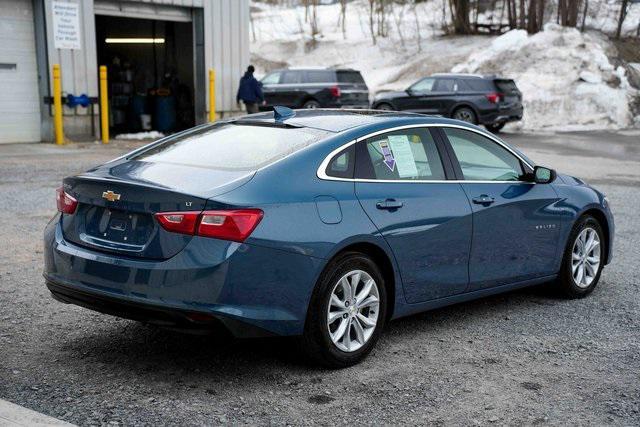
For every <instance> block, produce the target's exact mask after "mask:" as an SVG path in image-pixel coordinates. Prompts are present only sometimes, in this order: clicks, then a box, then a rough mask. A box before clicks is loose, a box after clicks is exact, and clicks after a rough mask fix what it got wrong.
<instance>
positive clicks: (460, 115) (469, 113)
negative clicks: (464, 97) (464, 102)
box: [451, 107, 478, 125]
mask: <svg viewBox="0 0 640 427" xmlns="http://www.w3.org/2000/svg"><path fill="white" fill-rule="evenodd" d="M451 117H452V118H454V119H456V120H461V121H463V122H467V123H471V124H474V125H475V124H476V123H478V117H477V116H476V113H475V111H473V110H472V109H471V108H469V107H460V108H456V109H455V111H454V112H453V114H452V115H451Z"/></svg>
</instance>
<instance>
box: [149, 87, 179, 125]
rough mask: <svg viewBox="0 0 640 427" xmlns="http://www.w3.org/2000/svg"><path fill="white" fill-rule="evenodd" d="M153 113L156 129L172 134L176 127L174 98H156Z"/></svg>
mask: <svg viewBox="0 0 640 427" xmlns="http://www.w3.org/2000/svg"><path fill="white" fill-rule="evenodd" d="M154 107H155V108H154V111H153V122H154V123H155V126H154V128H155V129H156V130H157V131H160V132H170V131H172V130H173V129H174V128H175V127H176V99H175V98H174V97H173V96H156V101H155V105H154Z"/></svg>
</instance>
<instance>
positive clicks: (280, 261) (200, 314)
mask: <svg viewBox="0 0 640 427" xmlns="http://www.w3.org/2000/svg"><path fill="white" fill-rule="evenodd" d="M44 254H45V269H44V277H45V281H46V284H47V287H48V288H49V290H50V291H51V292H52V294H53V296H54V297H55V298H56V299H58V300H61V301H63V302H67V303H72V304H76V305H80V306H83V307H86V308H90V309H93V310H96V311H99V312H103V313H107V314H112V315H116V316H119V317H124V318H129V319H133V320H140V321H145V322H149V323H154V324H158V325H161V326H165V327H169V328H176V329H189V330H195V331H199V332H201V331H204V330H207V329H210V328H211V329H216V328H218V327H219V326H220V325H222V326H224V327H225V328H226V329H228V330H229V331H230V332H231V333H232V334H233V335H235V336H238V337H254V336H265V335H299V334H301V333H302V331H303V329H304V321H305V319H306V311H307V307H308V303H309V300H310V298H311V292H312V290H313V286H314V284H315V278H316V274H317V273H318V272H319V271H320V269H321V268H322V266H323V264H324V261H323V260H320V259H318V258H314V257H309V256H305V255H300V254H295V253H290V252H285V251H282V250H277V249H271V248H266V247H262V246H256V245H248V244H240V243H235V242H226V241H221V240H217V239H208V238H197V237H194V238H193V239H192V240H191V242H190V243H189V244H188V245H187V246H186V247H185V248H184V250H183V251H181V252H180V253H178V254H177V255H175V256H174V257H172V258H169V259H166V260H140V259H133V258H130V257H122V256H114V255H112V254H107V253H102V252H97V251H94V250H90V249H87V248H84V247H81V246H78V245H75V244H72V243H70V242H67V241H66V240H65V239H64V238H63V235H62V231H61V227H60V226H59V221H52V222H51V223H50V224H49V225H48V226H47V228H46V230H45V250H44Z"/></svg>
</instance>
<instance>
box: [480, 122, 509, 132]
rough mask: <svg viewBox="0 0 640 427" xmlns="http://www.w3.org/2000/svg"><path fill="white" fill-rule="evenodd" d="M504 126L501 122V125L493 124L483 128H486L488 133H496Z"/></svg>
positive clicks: (504, 123)
mask: <svg viewBox="0 0 640 427" xmlns="http://www.w3.org/2000/svg"><path fill="white" fill-rule="evenodd" d="M506 124H507V123H506V122H502V123H495V124H492V125H484V127H486V128H487V130H488V131H489V132H492V133H498V132H500V131H501V130H502V128H503V127H504V125H506Z"/></svg>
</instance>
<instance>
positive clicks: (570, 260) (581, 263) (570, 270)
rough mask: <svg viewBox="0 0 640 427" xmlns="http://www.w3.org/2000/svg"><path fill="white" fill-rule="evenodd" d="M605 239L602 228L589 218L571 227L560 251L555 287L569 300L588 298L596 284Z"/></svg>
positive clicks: (603, 252) (602, 265)
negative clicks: (560, 260)
mask: <svg viewBox="0 0 640 427" xmlns="http://www.w3.org/2000/svg"><path fill="white" fill-rule="evenodd" d="M605 253H606V252H605V240H604V234H603V232H602V227H601V226H600V224H599V223H598V221H597V220H596V219H595V218H593V217H592V216H585V217H583V218H581V219H580V220H578V222H577V223H576V224H575V225H574V226H573V229H572V230H571V234H570V236H569V241H568V243H567V247H566V248H565V251H564V257H563V260H562V268H561V270H560V277H559V278H558V285H559V289H560V291H561V292H562V293H563V294H564V295H565V296H567V297H569V298H581V297H584V296H586V295H589V294H590V293H591V292H592V291H593V289H594V288H595V287H596V285H597V284H598V281H599V280H600V274H601V273H602V268H603V267H604V254H605Z"/></svg>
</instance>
